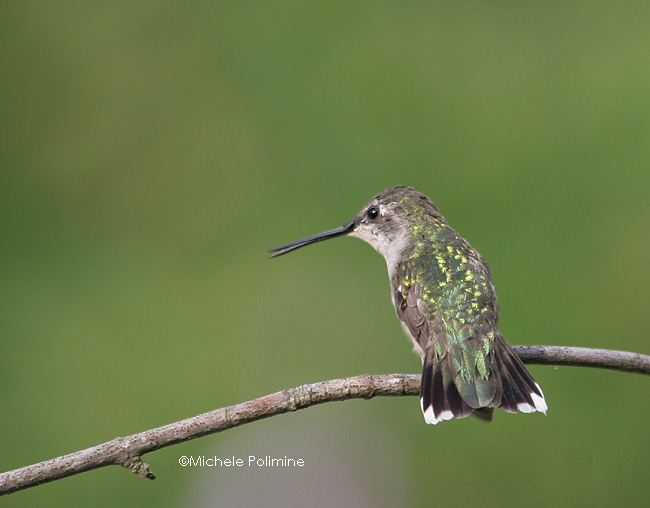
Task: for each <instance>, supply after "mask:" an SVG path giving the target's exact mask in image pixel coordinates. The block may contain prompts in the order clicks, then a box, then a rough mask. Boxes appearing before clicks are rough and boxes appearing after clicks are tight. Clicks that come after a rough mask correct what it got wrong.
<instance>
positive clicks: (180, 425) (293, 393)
mask: <svg viewBox="0 0 650 508" xmlns="http://www.w3.org/2000/svg"><path fill="white" fill-rule="evenodd" d="M514 350H515V351H516V353H517V354H518V355H519V357H520V358H521V359H522V361H523V362H524V363H527V364H537V365H573V366H583V367H595V368H602V369H612V370H619V371H624V372H635V373H639V374H646V375H650V356H644V355H640V354H637V353H628V352H625V351H611V350H607V349H588V348H578V347H564V346H515V347H514ZM419 392H420V376H419V375H417V374H387V375H381V376H371V375H363V376H356V377H350V378H345V379H334V380H331V381H322V382H320V383H314V384H310V385H303V386H299V387H297V388H291V389H289V390H284V391H281V392H277V393H273V394H271V395H266V396H264V397H260V398H259V399H255V400H251V401H248V402H243V403H241V404H237V405H235V406H230V407H226V408H221V409H215V410H214V411H210V412H209V413H205V414H202V415H198V416H194V417H192V418H188V419H186V420H181V421H179V422H175V423H170V424H169V425H165V426H164V427H158V428H157V429H151V430H147V431H145V432H140V433H139V434H133V435H131V436H127V437H118V438H116V439H113V440H112V441H108V442H106V443H103V444H100V445H98V446H94V447H92V448H87V449H85V450H81V451H78V452H75V453H71V454H69V455H63V456H61V457H57V458H55V459H51V460H47V461H45V462H40V463H38V464H33V465H31V466H27V467H23V468H21V469H15V470H13V471H8V472H6V473H2V474H0V495H3V494H10V493H12V492H16V491H19V490H23V489H27V488H29V487H33V486H35V485H40V484H42V483H46V482H51V481H54V480H58V479H61V478H65V477H67V476H73V475H76V474H79V473H83V472H84V471H90V470H92V469H97V468H100V467H104V466H110V465H120V466H123V467H125V468H127V469H129V470H131V471H133V472H134V473H136V474H137V475H139V476H141V477H142V478H148V479H150V480H153V479H154V478H155V476H154V475H153V473H152V472H151V471H150V470H149V465H148V464H146V463H145V462H143V461H142V460H141V459H140V457H141V456H142V455H144V454H145V453H149V452H153V451H155V450H159V449H161V448H164V447H166V446H171V445H174V444H177V443H181V442H183V441H189V440H190V439H196V438H198V437H201V436H206V435H208V434H214V433H216V432H221V431H223V430H227V429H231V428H233V427H237V426H239V425H244V424H245V423H250V422H253V421H255V420H261V419H262V418H268V417H270V416H274V415H278V414H282V413H287V412H289V411H296V410H298V409H303V408H306V407H309V406H313V405H316V404H323V403H325V402H331V401H335V400H348V399H360V398H364V399H371V398H372V397H376V396H402V395H417V394H419Z"/></svg>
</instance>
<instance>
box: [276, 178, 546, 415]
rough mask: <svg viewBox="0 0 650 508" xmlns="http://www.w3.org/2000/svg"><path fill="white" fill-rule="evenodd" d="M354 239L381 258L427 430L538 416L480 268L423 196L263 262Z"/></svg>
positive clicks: (536, 392)
mask: <svg viewBox="0 0 650 508" xmlns="http://www.w3.org/2000/svg"><path fill="white" fill-rule="evenodd" d="M343 235H347V236H353V237H356V238H360V239H361V240H364V241H365V242H367V243H369V244H370V245H371V246H372V247H373V248H374V249H375V250H376V251H377V252H379V253H380V254H381V255H382V256H384V258H385V260H386V265H387V267H388V277H389V278H390V284H391V292H392V300H393V304H394V305H395V310H396V311H397V316H398V317H399V319H400V320H401V321H402V326H403V328H404V329H405V331H406V333H407V335H408V336H409V337H410V338H411V340H412V341H413V345H414V350H415V351H416V352H417V353H419V355H420V358H421V360H422V369H423V370H422V381H421V387H420V407H421V409H422V413H423V414H424V420H425V421H426V423H428V424H434V425H435V424H437V423H439V422H441V421H443V420H450V419H452V418H464V417H466V416H468V415H470V414H474V416H477V417H478V418H480V419H481V420H485V421H491V420H492V416H493V412H494V408H499V409H502V410H504V411H506V412H508V413H516V412H517V411H521V412H522V413H532V412H535V411H539V412H542V413H544V414H546V411H547V409H548V406H547V405H546V399H545V398H544V393H543V392H542V389H541V388H540V386H539V384H537V382H535V380H534V379H533V376H532V375H531V374H530V372H528V370H527V369H526V367H525V366H524V364H523V363H522V361H521V360H520V359H519V357H518V356H517V354H516V353H515V352H514V351H513V350H512V347H511V346H510V345H509V344H508V343H507V342H506V340H505V339H504V338H503V335H501V333H500V332H499V330H498V328H497V318H498V313H499V307H498V304H497V295H496V290H495V288H494V284H493V283H492V278H491V275H490V268H489V267H488V265H487V263H486V262H485V260H484V259H483V256H481V255H480V254H479V253H478V252H477V251H476V250H475V249H474V248H473V247H472V246H471V245H470V244H469V243H468V242H467V240H465V239H464V238H463V237H462V236H461V235H460V234H459V233H458V232H456V231H455V230H454V229H452V228H451V226H449V224H448V223H447V221H446V220H445V218H444V217H443V216H442V215H441V214H440V212H439V211H438V208H437V207H436V206H435V205H434V204H433V203H432V202H431V200H430V199H429V198H428V197H427V196H425V195H424V194H422V193H420V192H417V191H416V190H414V189H412V188H411V187H405V186H398V187H391V188H389V189H386V190H385V191H383V192H380V193H379V194H377V195H376V196H374V197H373V198H372V199H371V200H370V201H369V202H368V203H366V205H365V206H364V207H363V208H362V209H361V211H360V212H359V213H358V214H357V216H356V217H355V218H354V219H353V220H352V221H350V222H348V223H347V224H345V225H343V226H341V227H339V228H336V229H332V230H330V231H326V232H324V233H320V234H318V235H314V236H309V237H307V238H303V239H302V240H298V241H295V242H291V243H288V244H285V245H281V246H280V247H276V248H274V249H271V250H270V251H269V252H270V254H271V257H277V256H282V255H284V254H287V253H288V252H291V251H294V250H296V249H299V248H300V247H304V246H305V245H310V244H312V243H316V242H320V241H323V240H327V239H329V238H335V237H337V236H343Z"/></svg>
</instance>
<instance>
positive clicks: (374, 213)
mask: <svg viewBox="0 0 650 508" xmlns="http://www.w3.org/2000/svg"><path fill="white" fill-rule="evenodd" d="M366 215H367V216H368V219H369V220H373V221H374V220H377V217H379V208H377V207H376V206H371V207H370V208H368V212H367V213H366Z"/></svg>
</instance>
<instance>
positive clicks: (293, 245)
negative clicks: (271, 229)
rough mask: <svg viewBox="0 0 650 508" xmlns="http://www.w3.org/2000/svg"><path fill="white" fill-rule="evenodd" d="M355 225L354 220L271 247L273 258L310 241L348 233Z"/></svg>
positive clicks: (320, 240)
mask: <svg viewBox="0 0 650 508" xmlns="http://www.w3.org/2000/svg"><path fill="white" fill-rule="evenodd" d="M354 226H355V224H354V221H352V222H349V223H348V224H346V225H345V226H341V227H340V228H336V229H332V230H330V231H325V232H324V233H320V234H318V235H314V236H308V237H307V238H303V239H302V240H296V241H295V242H291V243H287V244H285V245H280V246H279V247H275V248H274V249H271V250H270V251H269V252H270V253H271V257H272V258H276V257H278V256H282V255H283V254H286V253H287V252H291V251H292V250H296V249H299V248H300V247H304V246H305V245H309V244H310V243H316V242H322V241H323V240H328V239H330V238H335V237H337V236H341V235H347V234H348V233H349V232H350V231H352V230H353V229H354Z"/></svg>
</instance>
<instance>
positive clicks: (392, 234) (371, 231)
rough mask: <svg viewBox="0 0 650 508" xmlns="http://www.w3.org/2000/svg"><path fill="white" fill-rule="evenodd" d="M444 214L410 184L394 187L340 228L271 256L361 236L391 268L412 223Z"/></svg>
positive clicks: (274, 250)
mask: <svg viewBox="0 0 650 508" xmlns="http://www.w3.org/2000/svg"><path fill="white" fill-rule="evenodd" d="M432 216H433V217H441V216H440V213H439V212H438V209H437V208H436V207H435V205H434V204H433V203H432V202H431V201H430V200H429V198H427V197H426V196H425V195H424V194H422V193H420V192H417V191H416V190H414V189H412V188H411V187H404V186H399V187H391V188H389V189H386V190H385V191H383V192H380V193H379V194H377V195H376V196H375V197H373V198H372V199H371V200H370V201H368V203H366V205H365V206H364V207H363V208H362V209H361V211H360V212H359V213H358V214H357V216H356V217H355V218H354V219H353V220H352V221H350V222H348V223H347V224H345V225H343V226H341V227H340V228H336V229H332V230H331V231H326V232H324V233H320V234H318V235H314V236H310V237H307V238H303V239H302V240H298V241H295V242H291V243H288V244H286V245H281V246H280V247H276V248H274V249H271V250H270V252H271V257H277V256H281V255H283V254H286V253H288V252H291V251H292V250H295V249H298V248H300V247H304V246H305V245H309V244H311V243H316V242H320V241H323V240H327V239H329V238H334V237H337V236H341V235H348V236H354V237H357V238H360V239H361V240H363V241H365V242H368V243H369V244H370V245H372V247H374V249H375V250H376V251H377V252H379V253H380V254H381V255H382V256H384V258H385V259H386V262H387V264H388V267H389V269H390V268H391V267H393V266H395V264H396V263H397V261H399V258H400V256H401V254H402V251H403V250H404V247H405V246H406V244H407V243H408V241H409V238H410V236H411V234H412V232H413V231H412V230H413V226H414V225H416V224H418V223H419V222H421V221H422V220H423V219H424V218H425V217H432Z"/></svg>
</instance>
